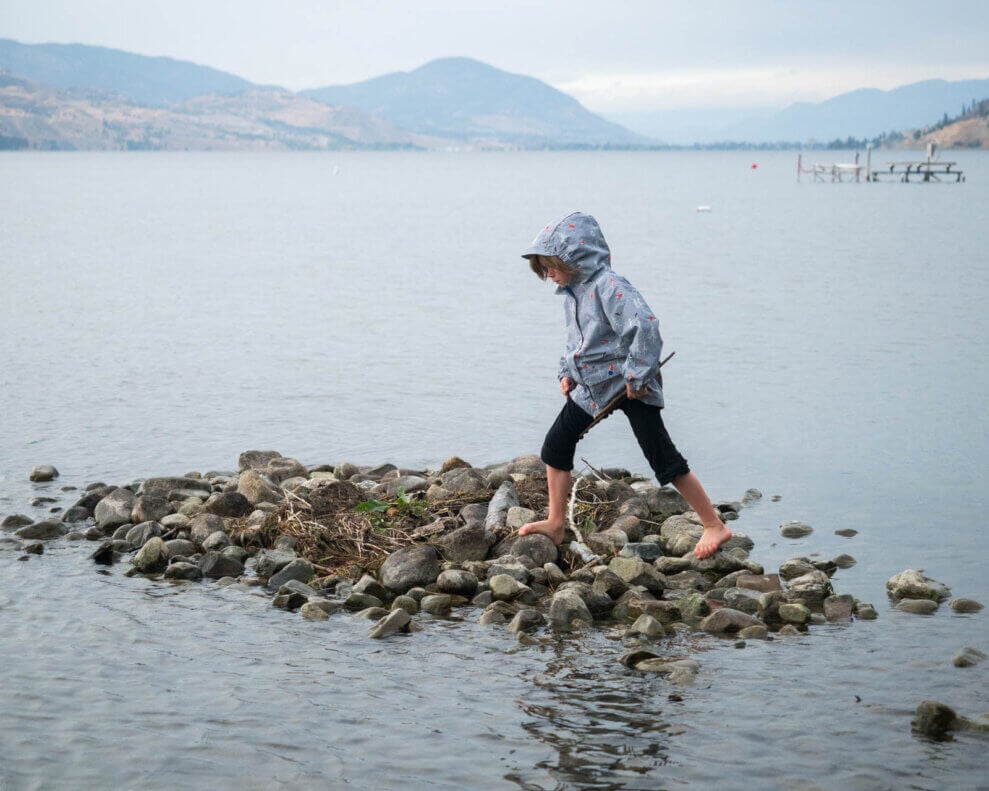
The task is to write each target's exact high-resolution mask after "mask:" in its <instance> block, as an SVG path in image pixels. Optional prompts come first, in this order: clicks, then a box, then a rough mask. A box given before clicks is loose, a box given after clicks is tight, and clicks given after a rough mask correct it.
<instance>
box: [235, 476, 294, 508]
mask: <svg viewBox="0 0 989 791" xmlns="http://www.w3.org/2000/svg"><path fill="white" fill-rule="evenodd" d="M237 492H238V493H239V494H242V495H243V496H244V497H245V498H246V499H247V502H249V503H250V504H251V505H257V504H258V503H280V502H281V501H282V499H283V498H284V493H283V492H282V490H281V489H279V488H278V487H277V486H275V484H274V483H272V482H271V481H270V480H269V479H268V478H266V477H265V476H263V475H261V473H259V472H258V471H257V470H253V469H247V470H244V471H243V472H242V473H241V474H240V476H239V477H238V479H237Z"/></svg>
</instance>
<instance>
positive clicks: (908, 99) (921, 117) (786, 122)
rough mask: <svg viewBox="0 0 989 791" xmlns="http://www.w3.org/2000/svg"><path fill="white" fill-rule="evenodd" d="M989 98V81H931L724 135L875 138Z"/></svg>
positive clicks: (799, 110) (779, 116)
mask: <svg viewBox="0 0 989 791" xmlns="http://www.w3.org/2000/svg"><path fill="white" fill-rule="evenodd" d="M987 97H989V80H963V81H959V82H947V81H945V80H925V81H924V82H915V83H912V84H911V85H904V86H902V87H900V88H894V89H893V90H891V91H881V90H879V89H877V88H863V89H861V90H857V91H852V92H850V93H843V94H840V95H839V96H835V97H834V98H832V99H828V100H827V101H824V102H820V103H818V104H810V103H806V102H798V103H797V104H792V105H790V106H789V107H787V108H786V109H784V110H781V111H779V112H778V113H776V114H775V115H773V116H771V117H769V118H763V119H758V120H755V121H750V122H743V123H739V124H736V125H735V126H732V127H729V128H726V129H725V130H724V134H725V137H724V138H723V139H725V140H745V141H749V142H763V141H775V140H792V141H805V140H808V139H810V138H813V139H815V140H817V141H828V140H834V139H835V138H841V139H845V138H847V137H855V138H872V137H876V136H877V135H879V134H882V133H883V132H890V131H896V130H902V129H916V128H918V127H924V126H929V125H930V124H933V123H936V122H937V121H939V120H940V119H941V118H942V117H943V116H944V115H945V114H947V115H949V116H955V115H957V114H958V113H959V112H961V108H962V105H967V104H970V103H971V102H972V100H973V99H974V100H976V101H978V100H981V99H985V98H987Z"/></svg>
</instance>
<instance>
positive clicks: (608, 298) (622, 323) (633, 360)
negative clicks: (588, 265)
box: [598, 278, 663, 390]
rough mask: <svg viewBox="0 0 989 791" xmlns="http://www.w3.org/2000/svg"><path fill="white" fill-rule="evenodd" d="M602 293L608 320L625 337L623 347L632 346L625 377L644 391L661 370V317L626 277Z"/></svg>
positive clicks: (602, 304)
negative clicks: (657, 316)
mask: <svg viewBox="0 0 989 791" xmlns="http://www.w3.org/2000/svg"><path fill="white" fill-rule="evenodd" d="M598 294H599V295H600V299H601V307H602V308H603V310H604V313H605V316H606V317H607V319H608V323H609V324H610V325H611V328H612V329H613V330H614V331H615V332H616V333H617V334H618V336H619V338H620V339H621V344H622V348H623V349H628V354H627V356H626V357H625V360H624V361H623V363H622V377H623V378H624V379H625V381H626V382H628V383H629V384H630V385H631V386H632V388H633V389H634V390H642V389H643V388H644V387H645V386H646V385H647V384H648V383H649V382H651V381H652V380H653V379H655V378H656V376H657V374H658V373H659V361H660V359H661V355H662V353H663V338H662V336H661V335H660V333H659V319H657V318H656V315H655V314H654V313H653V312H652V311H651V310H650V309H649V306H648V305H647V304H646V301H645V300H644V299H643V298H642V295H641V294H639V292H638V291H636V289H635V287H634V286H632V285H631V284H630V283H629V282H628V281H625V280H624V279H623V278H615V280H614V282H611V283H609V284H608V285H607V286H602V287H601V288H600V289H599V290H598Z"/></svg>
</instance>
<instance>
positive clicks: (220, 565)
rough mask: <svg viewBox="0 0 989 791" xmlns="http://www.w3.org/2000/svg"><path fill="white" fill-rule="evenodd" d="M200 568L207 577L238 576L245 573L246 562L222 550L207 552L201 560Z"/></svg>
mask: <svg viewBox="0 0 989 791" xmlns="http://www.w3.org/2000/svg"><path fill="white" fill-rule="evenodd" d="M199 570H200V571H201V572H202V573H203V576H204V577H206V578H207V579H217V580H218V579H220V578H221V577H238V576H240V575H241V574H243V573H244V564H243V563H240V562H238V561H236V560H234V559H233V558H230V557H227V556H226V555H223V554H221V553H220V552H207V553H206V554H204V555H203V557H202V559H201V560H200V561H199Z"/></svg>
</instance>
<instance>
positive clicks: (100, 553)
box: [89, 541, 113, 566]
mask: <svg viewBox="0 0 989 791" xmlns="http://www.w3.org/2000/svg"><path fill="white" fill-rule="evenodd" d="M89 559H90V560H92V561H93V562H94V563H100V564H102V565H104V566H111V565H113V541H104V542H103V543H102V544H100V545H99V546H98V547H97V548H96V551H95V552H93V554H91V555H90V556H89Z"/></svg>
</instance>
